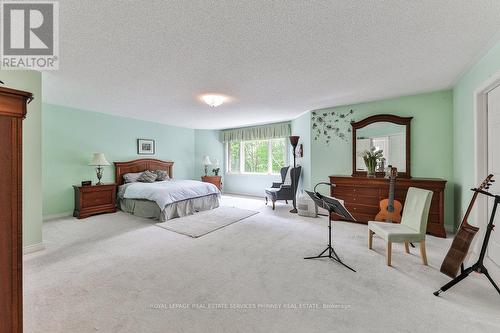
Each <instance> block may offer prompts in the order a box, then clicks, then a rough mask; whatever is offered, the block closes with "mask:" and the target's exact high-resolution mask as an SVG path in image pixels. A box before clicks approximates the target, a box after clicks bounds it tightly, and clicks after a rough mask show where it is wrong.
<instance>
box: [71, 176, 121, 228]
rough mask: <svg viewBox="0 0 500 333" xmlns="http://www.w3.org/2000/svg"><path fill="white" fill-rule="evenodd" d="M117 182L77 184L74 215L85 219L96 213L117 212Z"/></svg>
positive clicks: (75, 187) (75, 186)
mask: <svg viewBox="0 0 500 333" xmlns="http://www.w3.org/2000/svg"><path fill="white" fill-rule="evenodd" d="M116 186H117V185H116V184H104V185H91V186H77V185H74V186H73V188H74V189H75V210H74V211H73V216H74V217H77V218H79V219H83V218H86V217H89V216H91V215H95V214H102V213H114V212H116Z"/></svg>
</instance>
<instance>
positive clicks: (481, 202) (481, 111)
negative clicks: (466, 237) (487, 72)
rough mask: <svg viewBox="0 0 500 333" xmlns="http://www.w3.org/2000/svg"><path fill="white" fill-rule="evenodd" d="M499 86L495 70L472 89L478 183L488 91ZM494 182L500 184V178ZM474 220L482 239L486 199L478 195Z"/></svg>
mask: <svg viewBox="0 0 500 333" xmlns="http://www.w3.org/2000/svg"><path fill="white" fill-rule="evenodd" d="M498 86H500V71H497V72H495V73H494V74H493V75H491V76H490V77H489V78H488V79H487V80H486V81H484V82H483V83H482V84H481V85H480V86H479V87H478V88H477V89H476V90H475V91H474V158H475V164H474V184H479V183H480V182H482V181H483V180H484V179H485V178H486V176H487V175H488V150H487V144H488V117H487V109H488V93H489V92H490V91H492V90H493V89H495V88H496V87H498ZM496 184H500V179H498V180H497V183H496ZM473 216H474V221H475V224H476V225H477V226H479V227H480V230H479V235H478V236H479V237H476V240H477V239H479V240H482V239H483V236H484V232H485V230H484V229H485V228H484V227H485V226H486V224H487V220H488V201H487V200H486V198H484V197H481V196H480V197H478V200H477V203H476V209H475V212H474V214H473ZM480 246H481V241H476V242H475V245H474V247H473V251H474V252H475V253H479V250H480Z"/></svg>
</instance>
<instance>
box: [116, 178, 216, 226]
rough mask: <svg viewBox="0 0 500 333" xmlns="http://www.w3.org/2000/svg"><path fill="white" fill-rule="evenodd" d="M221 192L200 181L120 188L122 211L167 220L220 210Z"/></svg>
mask: <svg viewBox="0 0 500 333" xmlns="http://www.w3.org/2000/svg"><path fill="white" fill-rule="evenodd" d="M219 197H220V190H219V189H218V188H217V187H216V186H215V185H213V184H210V183H204V182H200V181H196V180H173V179H170V180H166V181H161V182H154V183H139V182H135V183H128V184H124V185H121V186H120V187H119V189H118V198H119V199H120V200H119V203H120V208H121V209H122V210H123V211H125V212H128V213H132V214H134V215H137V216H141V217H147V218H154V219H158V220H160V221H166V220H168V219H171V218H175V217H181V216H186V215H190V214H193V213H194V212H196V211H201V210H207V209H213V208H217V207H219Z"/></svg>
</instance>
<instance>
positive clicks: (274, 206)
mask: <svg viewBox="0 0 500 333" xmlns="http://www.w3.org/2000/svg"><path fill="white" fill-rule="evenodd" d="M275 203H276V201H274V200H273V210H274V208H276V205H275Z"/></svg>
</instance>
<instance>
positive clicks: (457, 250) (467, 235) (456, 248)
mask: <svg viewBox="0 0 500 333" xmlns="http://www.w3.org/2000/svg"><path fill="white" fill-rule="evenodd" d="M493 182H494V180H493V175H491V174H490V175H489V176H488V177H486V179H485V180H484V181H483V183H482V184H481V185H480V186H479V188H473V189H472V191H474V196H473V197H472V200H471V203H470V204H469V208H468V209H467V213H466V214H465V216H464V219H463V221H462V224H461V226H460V230H459V231H458V232H457V234H456V236H455V238H454V239H453V243H452V244H451V248H450V250H449V251H448V253H447V254H446V257H445V259H444V261H443V264H442V265H441V272H442V273H444V274H446V275H448V276H450V277H454V279H453V280H451V281H450V282H448V283H447V284H445V285H444V286H442V287H441V289H439V290H438V291H436V292H434V295H436V296H439V294H440V293H442V292H445V291H447V290H448V289H450V288H451V287H453V286H454V285H456V284H457V283H459V282H460V281H462V280H463V279H465V278H466V277H467V276H469V274H470V273H472V272H476V273H479V274H484V275H486V277H487V278H488V280H489V281H490V282H491V284H492V285H493V287H494V288H495V289H496V291H497V292H498V293H499V294H500V288H498V286H497V284H496V283H495V281H494V280H493V278H492V277H491V276H490V274H489V273H488V269H487V268H486V267H485V266H484V257H485V255H486V251H487V250H488V243H489V241H490V236H491V232H492V231H493V229H494V228H495V225H494V224H493V222H494V221H495V214H496V212H497V207H498V204H500V195H493V194H491V193H489V192H486V191H485V190H487V189H489V187H490V186H491V185H492V183H493ZM478 194H483V195H486V196H488V197H490V198H493V199H494V204H493V208H492V211H491V216H490V221H489V222H488V225H487V226H486V233H485V235H484V239H483V244H482V246H481V251H480V252H479V258H478V260H477V262H476V263H475V264H474V265H472V266H471V267H469V268H464V265H463V261H464V259H465V257H466V256H467V252H468V250H469V246H470V244H471V242H472V239H473V238H474V235H475V234H476V233H477V231H478V230H479V228H477V227H474V226H472V225H470V224H469V223H467V219H468V217H469V214H470V212H471V211H472V207H473V205H474V203H475V201H476V198H477V195H478ZM459 267H461V273H460V275H459V276H456V274H457V272H458V268H459ZM455 276H456V277H455Z"/></svg>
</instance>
